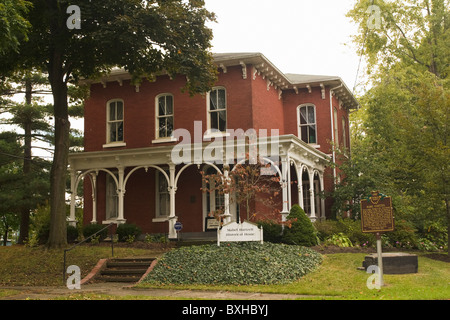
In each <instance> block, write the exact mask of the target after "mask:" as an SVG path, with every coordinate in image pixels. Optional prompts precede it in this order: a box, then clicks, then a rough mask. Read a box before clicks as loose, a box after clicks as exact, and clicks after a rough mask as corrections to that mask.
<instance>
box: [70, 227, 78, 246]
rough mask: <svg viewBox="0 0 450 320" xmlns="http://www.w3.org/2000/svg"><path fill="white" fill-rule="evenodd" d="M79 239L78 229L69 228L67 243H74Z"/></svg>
mask: <svg viewBox="0 0 450 320" xmlns="http://www.w3.org/2000/svg"><path fill="white" fill-rule="evenodd" d="M77 238H78V229H77V228H76V227H74V226H67V242H68V243H73V242H75V240H77Z"/></svg>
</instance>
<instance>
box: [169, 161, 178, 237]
mask: <svg viewBox="0 0 450 320" xmlns="http://www.w3.org/2000/svg"><path fill="white" fill-rule="evenodd" d="M176 191H177V187H176V186H175V164H174V163H169V196H170V203H169V239H176V238H177V232H176V230H175V223H176V222H177V219H178V217H177V216H176V215H175V193H176Z"/></svg>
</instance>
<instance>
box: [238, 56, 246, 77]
mask: <svg viewBox="0 0 450 320" xmlns="http://www.w3.org/2000/svg"><path fill="white" fill-rule="evenodd" d="M239 64H240V65H241V66H242V79H244V80H245V79H247V66H246V65H245V63H244V61H239Z"/></svg>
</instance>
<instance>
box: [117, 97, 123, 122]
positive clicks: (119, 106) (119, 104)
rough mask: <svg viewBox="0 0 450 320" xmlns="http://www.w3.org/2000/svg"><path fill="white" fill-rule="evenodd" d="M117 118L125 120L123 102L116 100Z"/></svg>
mask: <svg viewBox="0 0 450 320" xmlns="http://www.w3.org/2000/svg"><path fill="white" fill-rule="evenodd" d="M116 120H123V103H122V102H120V101H117V102H116Z"/></svg>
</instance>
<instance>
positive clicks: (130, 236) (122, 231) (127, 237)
mask: <svg viewBox="0 0 450 320" xmlns="http://www.w3.org/2000/svg"><path fill="white" fill-rule="evenodd" d="M116 233H117V235H118V237H119V241H120V242H124V241H126V242H133V241H134V239H135V238H136V237H137V236H139V235H140V234H141V229H140V228H139V227H138V226H136V225H135V224H133V223H124V224H121V225H119V226H118V227H117V230H116Z"/></svg>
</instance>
